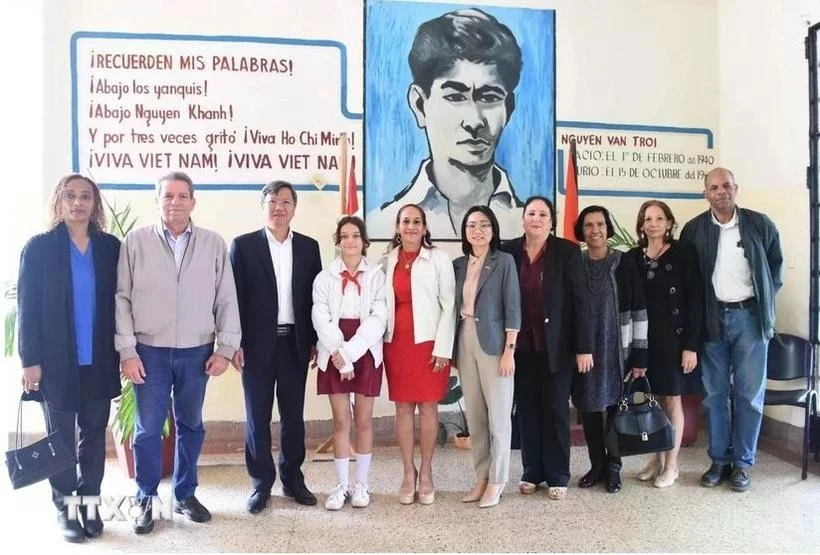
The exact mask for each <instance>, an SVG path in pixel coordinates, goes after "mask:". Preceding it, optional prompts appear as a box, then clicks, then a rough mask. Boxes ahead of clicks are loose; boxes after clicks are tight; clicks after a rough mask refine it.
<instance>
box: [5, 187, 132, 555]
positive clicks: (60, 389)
mask: <svg viewBox="0 0 820 555" xmlns="http://www.w3.org/2000/svg"><path fill="white" fill-rule="evenodd" d="M51 217H52V221H51V224H50V229H49V230H48V231H46V232H45V233H41V234H39V235H36V236H34V237H32V238H31V239H30V240H29V241H28V243H27V244H26V246H25V247H24V248H23V252H22V254H21V256H20V275H19V279H18V283H17V303H18V304H17V306H18V309H17V310H18V322H19V330H20V331H19V354H20V360H21V362H22V365H23V379H22V383H23V388H24V390H25V391H26V392H27V393H33V394H34V395H37V394H38V393H39V394H42V398H43V400H44V403H43V411H44V413H45V415H46V421H47V423H48V431H49V433H52V432H56V433H58V434H59V435H60V437H61V438H62V440H63V441H64V442H65V443H66V445H68V446H69V447H70V448H72V449H74V448H75V440H74V438H75V422H76V425H77V426H79V429H80V442H79V446H78V460H79V472H78V471H76V470H75V469H71V470H67V471H65V472H62V473H60V474H57V475H55V476H52V477H51V478H50V479H49V482H51V490H52V500H53V502H54V505H55V506H56V507H57V510H58V517H57V520H58V523H59V525H60V527H61V528H62V530H63V537H64V538H65V539H66V540H67V541H70V542H81V541H83V540H85V538H86V537H96V536H99V535H100V534H101V533H102V529H103V524H102V521H101V520H100V519H99V515H98V516H97V518H95V519H89V518H86V515H85V514H84V513H82V510H81V515H80V517H81V518H82V522H79V521H77V520H76V519H72V520H69V518H68V514H67V508H66V506H65V504H64V502H63V497H64V496H66V495H99V494H100V484H101V482H102V478H103V472H104V470H105V428H106V425H107V423H108V416H109V412H110V409H111V399H112V398H114V397H116V396H118V395H119V394H120V378H119V357H118V355H117V352H116V350H115V349H114V295H115V293H116V288H117V260H118V258H119V252H120V242H119V240H118V239H117V238H116V237H114V236H113V235H109V234H108V233H105V232H104V231H103V229H105V216H104V213H103V207H102V199H101V197H100V190H99V188H98V187H97V185H96V184H95V183H94V182H93V181H92V180H90V179H88V178H87V177H83V176H82V175H77V174H72V175H68V176H66V177H64V178H62V179H61V180H60V182H59V183H58V184H57V186H56V187H55V189H54V193H53V195H52V200H51Z"/></svg>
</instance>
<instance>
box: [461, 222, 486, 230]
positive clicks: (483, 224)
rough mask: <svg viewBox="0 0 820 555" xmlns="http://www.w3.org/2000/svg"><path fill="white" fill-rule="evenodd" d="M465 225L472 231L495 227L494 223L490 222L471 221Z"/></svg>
mask: <svg viewBox="0 0 820 555" xmlns="http://www.w3.org/2000/svg"><path fill="white" fill-rule="evenodd" d="M464 227H466V228H467V229H468V230H470V231H474V230H476V229H480V230H482V231H483V230H485V229H489V228H491V227H493V224H491V223H490V222H480V223H477V224H476V223H472V222H471V223H469V224H467V225H466V226H464Z"/></svg>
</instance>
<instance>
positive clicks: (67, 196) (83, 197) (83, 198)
mask: <svg viewBox="0 0 820 555" xmlns="http://www.w3.org/2000/svg"><path fill="white" fill-rule="evenodd" d="M60 196H61V197H62V199H63V200H64V201H66V202H75V201H76V200H77V199H79V200H80V202H84V203H87V202H91V201H92V200H94V195H92V194H91V193H80V194H79V195H77V193H75V192H74V191H63V192H62V193H61V194H60Z"/></svg>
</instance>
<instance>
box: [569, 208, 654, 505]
mask: <svg viewBox="0 0 820 555" xmlns="http://www.w3.org/2000/svg"><path fill="white" fill-rule="evenodd" d="M613 234H614V227H613V225H612V218H611V217H610V215H609V211H608V210H607V209H606V208H604V207H603V206H589V207H587V208H585V209H584V210H583V211H582V212H581V214H580V215H579V216H578V220H577V221H576V223H575V237H576V239H578V240H579V241H583V242H584V243H586V246H587V250H586V252H585V253H584V274H585V275H584V278H585V281H586V285H587V287H588V288H589V293H590V306H591V312H592V313H591V314H590V322H591V325H592V335H593V342H592V346H593V351H592V360H593V366H592V370H590V371H589V372H579V373H578V374H576V376H575V378H574V379H573V384H572V402H573V404H574V405H575V407H576V408H577V409H578V410H579V411H580V412H581V421H582V423H583V426H584V438H585V439H586V443H587V450H588V451H589V461H590V463H591V466H592V468H591V469H590V471H589V472H587V473H586V474H585V475H584V476H583V477H582V478H581V479H580V480H579V481H578V487H582V488H589V487H592V486H594V485H595V484H597V483H598V482H600V481H602V480H604V479H606V482H605V484H606V491H608V492H609V493H616V492H617V491H620V489H621V474H620V473H621V459H620V457H616V456H614V455H612V454H611V453H608V452H607V450H606V447H605V445H604V431H605V430H606V423H607V421H608V420H609V419H610V418H611V417H612V416H613V414H614V413H615V410H616V403H617V400H618V397H619V396H620V395H621V386H622V383H623V380H624V377H625V376H626V375H627V374H631V375H632V376H633V377H641V376H643V375H645V374H646V364H647V358H648V353H647V346H648V345H647V316H646V301H645V299H644V292H643V286H642V283H641V277H640V274H639V273H638V267H637V266H636V265H635V263H634V261H633V260H632V259H631V258H629V257H626V256H623V253H621V252H620V251H617V250H613V249H610V248H609V246H608V245H607V239H609V238H610V237H612V235H613ZM605 415H606V417H605Z"/></svg>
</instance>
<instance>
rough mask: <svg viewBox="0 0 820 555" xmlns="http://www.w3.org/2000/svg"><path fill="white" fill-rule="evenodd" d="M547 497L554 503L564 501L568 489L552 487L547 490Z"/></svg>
mask: <svg viewBox="0 0 820 555" xmlns="http://www.w3.org/2000/svg"><path fill="white" fill-rule="evenodd" d="M547 497H549V498H550V499H552V500H553V501H563V500H564V499H566V498H567V488H566V486H564V487H560V486H555V487H550V488H549V489H547Z"/></svg>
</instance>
